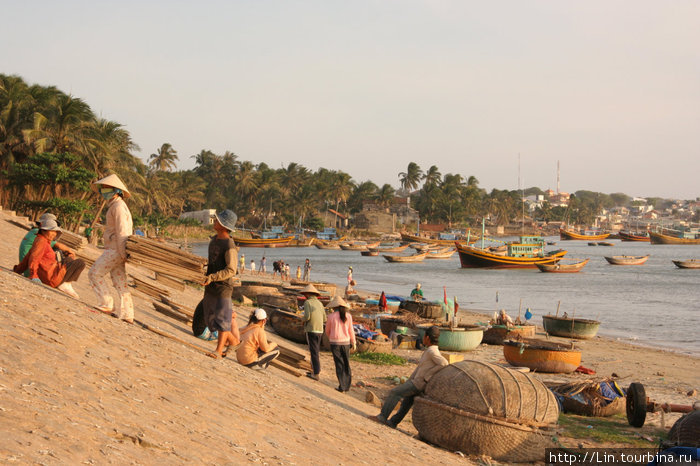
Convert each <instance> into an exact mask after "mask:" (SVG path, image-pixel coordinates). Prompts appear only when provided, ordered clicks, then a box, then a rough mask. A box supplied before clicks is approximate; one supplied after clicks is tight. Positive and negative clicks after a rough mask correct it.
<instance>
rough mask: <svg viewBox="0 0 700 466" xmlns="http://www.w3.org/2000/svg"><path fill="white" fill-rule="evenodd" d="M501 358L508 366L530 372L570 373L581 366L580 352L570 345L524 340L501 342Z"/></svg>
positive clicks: (532, 339)
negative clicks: (522, 368)
mask: <svg viewBox="0 0 700 466" xmlns="http://www.w3.org/2000/svg"><path fill="white" fill-rule="evenodd" d="M503 356H504V357H505V358H506V361H508V363H509V364H511V365H513V366H516V367H523V366H524V367H528V368H530V370H531V371H536V372H551V373H562V374H565V373H571V372H574V371H575V370H576V369H577V368H578V367H579V366H580V365H581V351H580V350H578V349H576V348H573V347H572V346H571V345H568V344H563V343H555V342H553V341H546V340H537V339H534V338H526V339H523V340H507V341H504V342H503Z"/></svg>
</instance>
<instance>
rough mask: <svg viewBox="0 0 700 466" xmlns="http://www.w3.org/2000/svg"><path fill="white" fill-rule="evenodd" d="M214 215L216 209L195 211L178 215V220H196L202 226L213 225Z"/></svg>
mask: <svg viewBox="0 0 700 466" xmlns="http://www.w3.org/2000/svg"><path fill="white" fill-rule="evenodd" d="M215 214H216V209H205V210H196V211H194V212H183V213H182V214H181V215H180V217H179V219H180V220H185V219H193V220H197V221H198V222H199V223H201V224H202V225H213V224H214V219H215V218H216V217H215Z"/></svg>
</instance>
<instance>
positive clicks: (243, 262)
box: [238, 254, 245, 275]
mask: <svg viewBox="0 0 700 466" xmlns="http://www.w3.org/2000/svg"><path fill="white" fill-rule="evenodd" d="M243 272H245V254H241V265H240V269H239V270H238V273H240V274H241V275H243Z"/></svg>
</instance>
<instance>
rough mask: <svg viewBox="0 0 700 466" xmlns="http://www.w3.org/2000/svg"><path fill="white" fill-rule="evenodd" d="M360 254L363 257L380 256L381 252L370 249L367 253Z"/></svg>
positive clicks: (361, 252)
mask: <svg viewBox="0 0 700 466" xmlns="http://www.w3.org/2000/svg"><path fill="white" fill-rule="evenodd" d="M360 254H361V255H363V256H378V255H379V251H377V250H376V249H374V250H372V249H368V250H367V251H360Z"/></svg>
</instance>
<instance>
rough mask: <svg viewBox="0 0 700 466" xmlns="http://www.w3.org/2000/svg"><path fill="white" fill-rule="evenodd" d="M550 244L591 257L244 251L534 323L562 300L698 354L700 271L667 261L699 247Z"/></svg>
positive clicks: (611, 326)
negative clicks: (532, 264) (558, 270)
mask: <svg viewBox="0 0 700 466" xmlns="http://www.w3.org/2000/svg"><path fill="white" fill-rule="evenodd" d="M548 239H549V240H551V241H557V245H556V246H548V249H556V248H562V249H566V250H568V251H569V253H568V254H567V257H569V258H590V262H589V263H588V264H587V265H586V267H585V268H584V269H583V270H582V271H581V272H579V273H577V274H547V273H541V272H540V271H539V270H537V269H534V270H530V269H525V270H491V269H462V268H460V265H459V258H458V257H457V254H456V253H455V255H454V256H453V258H452V259H449V260H426V261H424V262H422V263H417V264H397V263H389V262H387V261H386V260H384V258H383V257H381V255H379V256H377V257H363V256H361V255H360V253H359V252H358V251H342V250H341V251H333V250H322V249H317V248H315V247H311V248H280V249H261V248H242V249H241V253H242V254H245V257H246V267H248V266H249V264H250V260H251V259H254V260H255V263H256V264H257V266H259V265H260V259H261V258H262V256H263V255H265V256H267V269H268V271H269V272H270V271H272V262H273V261H275V260H277V259H283V260H284V261H285V263H289V264H290V267H291V273H292V276H294V274H295V271H296V267H297V265H301V266H302V268H303V263H304V260H305V259H306V258H309V259H310V261H311V265H312V271H311V278H312V280H319V281H328V282H331V283H337V284H338V285H339V286H343V287H344V286H345V284H346V275H347V269H348V266H352V267H353V272H354V273H353V278H354V279H355V281H356V282H357V288H360V289H363V290H368V291H376V292H381V291H385V292H386V293H387V294H395V295H403V296H406V295H408V294H409V293H410V291H411V289H413V286H414V285H415V284H416V283H418V282H419V283H421V284H422V286H423V290H424V293H425V296H426V298H427V299H431V300H439V299H442V297H443V286H446V287H447V295H448V297H449V298H452V297H453V296H456V297H457V301H458V302H459V304H460V307H461V308H462V309H464V308H467V309H474V310H479V311H487V312H493V311H494V310H497V309H506V310H507V311H508V313H509V314H511V315H512V316H515V315H517V313H518V308H519V306H520V302H521V300H522V310H523V313H524V311H525V308H530V310H531V312H532V313H533V314H534V315H535V316H534V317H533V320H534V321H535V322H536V323H538V324H541V323H542V315H546V314H548V313H552V314H554V313H555V312H556V309H557V303H558V302H559V301H561V307H560V314H561V313H563V312H567V313H568V314H569V316H571V315H575V316H577V317H581V318H585V319H597V320H600V321H601V328H600V332H599V333H600V334H601V335H605V336H609V337H613V338H619V339H621V340H626V341H633V342H635V343H638V344H644V345H650V346H656V347H663V348H669V349H674V350H679V351H681V352H683V353H688V354H694V355H700V339H698V337H697V330H698V328H700V270H683V269H679V268H677V267H676V266H675V265H674V264H673V263H672V262H671V259H690V258H697V259H700V246H674V245H651V244H649V243H634V242H621V241H618V240H611V241H610V242H612V243H614V244H615V245H614V246H612V247H606V246H588V244H587V243H586V242H585V241H559V239H558V238H557V237H551V238H548ZM206 250H207V245H206V243H204V244H195V245H194V246H193V251H194V252H195V253H196V254H199V255H202V256H206ZM623 254H627V255H646V254H650V255H651V257H650V258H649V260H648V261H647V263H646V264H644V265H641V266H612V265H609V264H608V263H607V261H606V260H605V259H604V256H612V255H623Z"/></svg>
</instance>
